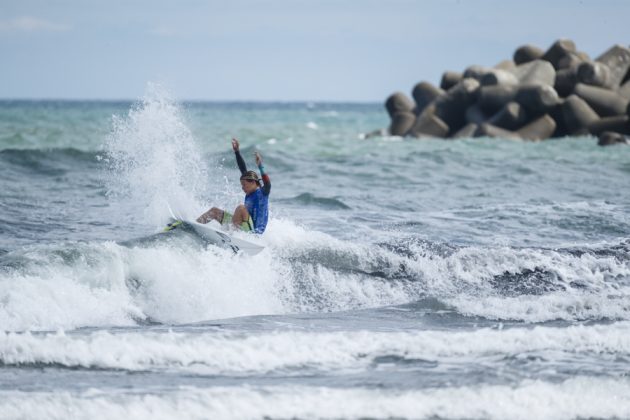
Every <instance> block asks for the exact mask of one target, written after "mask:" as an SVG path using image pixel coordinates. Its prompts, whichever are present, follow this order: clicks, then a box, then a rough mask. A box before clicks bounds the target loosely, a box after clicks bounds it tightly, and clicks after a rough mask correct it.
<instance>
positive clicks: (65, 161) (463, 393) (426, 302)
mask: <svg viewBox="0 0 630 420" xmlns="http://www.w3.org/2000/svg"><path fill="white" fill-rule="evenodd" d="M387 123H388V117H387V114H386V112H385V110H384V108H383V106H382V104H343V103H244V102H239V103H219V102H216V103H215V102H213V103H205V102H181V103H180V102H177V101H175V100H173V99H171V97H170V95H169V94H168V92H165V91H164V90H163V89H161V88H159V87H150V88H149V89H148V90H147V93H146V95H145V97H144V98H141V99H139V100H137V101H133V102H125V101H121V102H102V101H90V102H81V101H7V100H5V101H0V197H1V198H0V232H1V234H0V418H2V419H22V418H24V419H68V418H73V419H100V418H103V419H110V418H133V419H145V418H146V419H173V418H185V419H232V418H236V419H260V418H268V419H293V418H296V419H297V418H300V419H302V418H304V419H317V418H325V419H356V418H409V419H415V418H419V419H423V418H426V419H464V418H465V419H476V418H480V419H506V418H511V419H531V418H537V419H577V418H630V195H629V194H628V192H629V191H630V148H628V147H624V146H618V147H617V146H615V147H597V146H596V139H594V138H591V137H581V138H567V139H558V140H551V141H544V142H539V143H532V142H520V141H509V140H501V139H490V138H481V139H464V140H449V141H444V140H410V139H401V138H396V137H370V138H365V136H363V135H362V133H366V132H371V131H373V130H375V129H378V128H381V127H385V126H386V125H387ZM232 136H235V137H238V138H239V139H240V141H241V145H242V146H241V147H242V153H243V156H244V157H245V159H246V161H247V163H248V165H251V166H252V167H253V165H254V157H253V153H254V151H260V153H261V154H262V156H263V159H264V162H265V167H266V170H267V172H268V173H269V175H270V177H271V183H272V189H271V196H270V206H271V213H270V222H269V225H268V228H267V231H266V232H265V233H264V235H262V236H261V237H260V238H252V239H251V240H252V241H254V242H256V243H258V244H261V245H264V246H265V249H264V251H263V252H261V253H260V254H258V255H255V256H246V255H242V254H238V255H234V254H233V253H232V252H231V251H228V250H226V249H222V248H217V247H215V246H212V245H207V244H205V243H204V242H203V241H200V240H199V238H198V237H195V236H194V235H192V234H190V233H186V232H183V231H182V232H173V234H162V233H159V232H160V231H161V230H162V228H163V227H164V225H165V223H167V222H168V220H169V217H170V212H171V211H174V212H177V214H182V215H185V216H186V217H196V216H197V215H199V214H201V213H202V212H204V211H205V210H207V209H208V208H209V207H211V206H217V207H221V208H227V209H233V208H234V207H235V206H236V205H237V204H239V203H241V202H242V199H243V193H242V191H241V190H240V185H239V181H238V176H239V172H238V169H237V167H236V163H235V161H234V155H233V153H232V150H231V146H230V139H231V138H232ZM237 235H241V236H242V235H245V234H240V233H239V234H237ZM242 237H245V236H242Z"/></svg>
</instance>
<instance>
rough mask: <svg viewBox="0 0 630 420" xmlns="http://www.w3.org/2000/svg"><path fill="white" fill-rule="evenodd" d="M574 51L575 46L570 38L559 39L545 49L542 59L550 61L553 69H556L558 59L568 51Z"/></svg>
mask: <svg viewBox="0 0 630 420" xmlns="http://www.w3.org/2000/svg"><path fill="white" fill-rule="evenodd" d="M575 52H576V48H575V43H574V42H573V41H571V40H570V39H559V40H557V41H556V42H554V43H553V44H552V45H551V47H549V49H548V50H547V51H545V54H544V55H543V56H542V59H543V60H545V61H548V62H549V63H551V65H552V66H553V68H554V69H558V68H559V63H560V60H562V59H563V58H564V57H566V56H567V55H569V54H570V53H575Z"/></svg>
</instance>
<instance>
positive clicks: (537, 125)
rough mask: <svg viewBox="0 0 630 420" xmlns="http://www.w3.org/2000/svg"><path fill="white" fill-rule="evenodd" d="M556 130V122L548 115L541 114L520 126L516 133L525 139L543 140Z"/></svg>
mask: <svg viewBox="0 0 630 420" xmlns="http://www.w3.org/2000/svg"><path fill="white" fill-rule="evenodd" d="M555 131H556V122H555V121H554V119H553V118H551V117H550V116H549V115H546V114H545V115H543V116H542V117H539V118H537V119H535V120H534V121H532V122H530V123H529V124H527V125H526V126H524V127H522V128H520V129H519V130H518V131H517V133H518V135H519V136H521V138H523V139H526V140H544V139H548V138H549V137H551V135H552V134H553V133H554V132H555Z"/></svg>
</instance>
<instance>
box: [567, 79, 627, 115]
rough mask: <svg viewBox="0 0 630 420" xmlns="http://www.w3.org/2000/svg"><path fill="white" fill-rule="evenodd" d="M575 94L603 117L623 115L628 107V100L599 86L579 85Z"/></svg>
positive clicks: (576, 86)
mask: <svg viewBox="0 0 630 420" xmlns="http://www.w3.org/2000/svg"><path fill="white" fill-rule="evenodd" d="M574 92H575V94H576V95H578V96H579V97H580V98H582V99H584V100H585V101H586V103H587V104H588V105H589V106H590V107H591V108H593V110H594V111H595V112H597V113H598V114H599V115H600V116H602V117H611V116H613V115H622V114H624V113H625V111H626V107H627V106H628V100H627V99H626V98H624V97H623V96H621V95H619V94H618V93H617V92H613V91H612V90H608V89H604V88H601V87H597V86H590V85H585V84H583V83H578V84H577V85H575V89H574Z"/></svg>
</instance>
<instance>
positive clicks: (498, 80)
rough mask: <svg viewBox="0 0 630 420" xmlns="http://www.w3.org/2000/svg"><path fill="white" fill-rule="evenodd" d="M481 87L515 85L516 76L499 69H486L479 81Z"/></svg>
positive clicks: (516, 81) (516, 82)
mask: <svg viewBox="0 0 630 420" xmlns="http://www.w3.org/2000/svg"><path fill="white" fill-rule="evenodd" d="M479 83H481V86H494V85H504V86H505V85H507V86H512V85H517V84H518V83H519V81H518V79H517V78H516V76H515V75H514V74H513V73H511V72H509V71H506V70H500V69H488V71H487V72H486V73H484V74H483V75H482V76H481V78H480V79H479Z"/></svg>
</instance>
